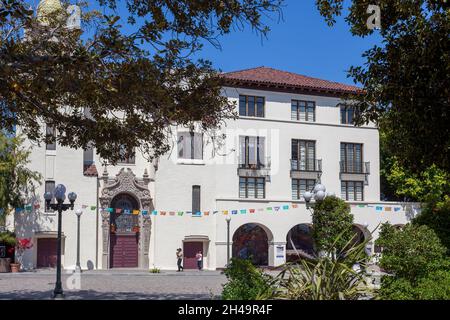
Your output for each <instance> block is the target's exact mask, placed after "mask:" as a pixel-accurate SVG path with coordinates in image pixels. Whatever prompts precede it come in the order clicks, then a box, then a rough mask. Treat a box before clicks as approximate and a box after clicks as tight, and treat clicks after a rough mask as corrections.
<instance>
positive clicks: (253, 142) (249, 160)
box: [239, 136, 266, 169]
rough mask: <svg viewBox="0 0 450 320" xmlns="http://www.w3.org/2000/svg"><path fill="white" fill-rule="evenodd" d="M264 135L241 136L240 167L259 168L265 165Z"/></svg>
mask: <svg viewBox="0 0 450 320" xmlns="http://www.w3.org/2000/svg"><path fill="white" fill-rule="evenodd" d="M265 144H266V139H265V138H264V137H248V136H240V137H239V167H240V168H249V169H258V168H261V167H264V166H265V156H266V153H265Z"/></svg>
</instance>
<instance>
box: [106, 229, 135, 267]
mask: <svg viewBox="0 0 450 320" xmlns="http://www.w3.org/2000/svg"><path fill="white" fill-rule="evenodd" d="M138 240H139V236H138V235H137V234H134V233H133V234H111V238H110V246H111V254H110V267H111V268H137V267H138Z"/></svg>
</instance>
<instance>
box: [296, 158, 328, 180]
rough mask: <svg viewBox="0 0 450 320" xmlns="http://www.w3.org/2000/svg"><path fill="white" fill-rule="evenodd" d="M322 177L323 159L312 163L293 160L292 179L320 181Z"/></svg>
mask: <svg viewBox="0 0 450 320" xmlns="http://www.w3.org/2000/svg"><path fill="white" fill-rule="evenodd" d="M321 176H322V159H314V160H312V161H300V160H298V159H291V178H292V179H310V180H318V181H320V177H321Z"/></svg>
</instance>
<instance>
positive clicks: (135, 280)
mask: <svg viewBox="0 0 450 320" xmlns="http://www.w3.org/2000/svg"><path fill="white" fill-rule="evenodd" d="M55 277H56V276H55V271H54V270H45V271H38V272H21V273H0V299H3V300H4V299H50V297H51V293H52V291H53V288H54V286H55ZM225 282H226V277H225V275H223V274H222V273H221V272H220V271H201V272H199V271H185V272H176V271H161V273H159V274H152V273H149V272H145V271H136V270H114V271H111V270H108V271H84V272H83V273H81V276H80V278H76V277H74V276H73V272H72V271H63V273H62V283H63V288H64V292H65V294H66V299H100V300H102V299H117V300H123V299H134V300H142V299H144V300H153V299H155V300H156V299H188V300H189V299H207V300H208V299H218V298H219V295H220V293H221V291H222V284H224V283H225ZM78 284H79V285H78ZM73 287H75V289H72V290H70V288H73ZM76 287H78V288H80V289H76Z"/></svg>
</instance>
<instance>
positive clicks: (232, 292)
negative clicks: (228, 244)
mask: <svg viewBox="0 0 450 320" xmlns="http://www.w3.org/2000/svg"><path fill="white" fill-rule="evenodd" d="M225 275H226V276H227V279H228V282H227V283H226V284H225V285H224V286H223V291H222V299H224V300H259V299H262V298H263V297H266V296H270V294H271V292H272V291H273V290H274V288H273V286H272V282H273V279H272V277H271V276H270V275H267V274H264V271H263V270H261V269H259V268H257V267H255V266H254V265H253V264H252V262H251V261H250V260H243V259H237V258H233V259H231V264H230V266H229V267H228V268H227V269H226V270H225Z"/></svg>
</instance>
